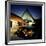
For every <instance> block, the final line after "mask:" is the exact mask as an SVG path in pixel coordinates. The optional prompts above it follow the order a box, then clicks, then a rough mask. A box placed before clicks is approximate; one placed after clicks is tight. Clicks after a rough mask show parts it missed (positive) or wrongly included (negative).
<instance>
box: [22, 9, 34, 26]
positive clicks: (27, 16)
mask: <svg viewBox="0 0 46 46" xmlns="http://www.w3.org/2000/svg"><path fill="white" fill-rule="evenodd" d="M21 17H22V18H23V19H24V20H25V21H26V22H27V21H28V24H29V26H30V25H32V24H35V23H34V18H33V17H32V15H31V13H30V12H29V10H28V9H26V10H25V11H24V13H23V15H22V16H21Z"/></svg>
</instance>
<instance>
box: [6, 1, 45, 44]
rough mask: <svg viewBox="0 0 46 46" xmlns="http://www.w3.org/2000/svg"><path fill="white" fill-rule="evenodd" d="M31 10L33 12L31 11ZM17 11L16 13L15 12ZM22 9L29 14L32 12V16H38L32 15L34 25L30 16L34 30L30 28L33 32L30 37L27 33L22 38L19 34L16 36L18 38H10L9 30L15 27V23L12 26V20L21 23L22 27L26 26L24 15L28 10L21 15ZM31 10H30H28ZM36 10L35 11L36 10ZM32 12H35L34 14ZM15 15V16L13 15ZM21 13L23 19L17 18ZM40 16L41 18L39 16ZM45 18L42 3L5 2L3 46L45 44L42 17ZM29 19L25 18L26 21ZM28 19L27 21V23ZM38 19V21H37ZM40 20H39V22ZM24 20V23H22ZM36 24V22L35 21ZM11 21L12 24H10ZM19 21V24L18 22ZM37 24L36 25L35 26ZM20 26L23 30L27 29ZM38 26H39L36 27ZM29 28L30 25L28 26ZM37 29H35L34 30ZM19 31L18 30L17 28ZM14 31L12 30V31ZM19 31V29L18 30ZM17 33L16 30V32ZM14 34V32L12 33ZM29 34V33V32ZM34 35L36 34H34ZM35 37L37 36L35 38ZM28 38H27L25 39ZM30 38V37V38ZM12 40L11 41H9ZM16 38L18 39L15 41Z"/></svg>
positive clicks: (43, 4)
mask: <svg viewBox="0 0 46 46" xmlns="http://www.w3.org/2000/svg"><path fill="white" fill-rule="evenodd" d="M23 7H24V8H23ZM32 8H33V11H31V10H32ZM16 9H17V10H18V11H17V10H16ZM22 9H23V10H24V9H28V10H29V11H30V13H31V12H32V15H33V13H36V14H38V15H36V14H35V15H34V16H33V17H34V18H35V23H36V24H35V23H34V19H32V18H33V17H32V16H31V21H32V22H33V24H35V26H33V27H35V28H30V29H29V30H34V31H33V33H34V34H33V35H31V33H30V35H29V34H28V31H27V33H26V35H25V36H24V35H23V34H21V33H22V32H21V33H19V34H20V35H19V34H17V36H18V37H19V38H18V37H15V36H14V35H13V36H14V37H15V38H14V37H11V35H12V33H10V30H11V27H14V26H16V23H15V24H13V23H14V22H13V20H15V21H17V22H18V21H19V20H20V21H21V23H23V24H24V25H26V24H25V23H26V22H25V19H24V18H26V17H25V15H26V16H28V15H29V14H28V15H27V11H28V10H25V12H24V13H22V11H23V10H22ZM30 9H31V10H30ZM36 9H37V10H36ZM34 10H36V11H35V12H34ZM14 13H15V14H14ZM21 13H22V14H23V17H22V18H23V19H21V18H20V17H18V16H17V15H21ZM13 15H16V16H13ZM40 15H41V16H40ZM44 16H45V3H44V2H33V1H28V2H27V1H6V2H5V44H28V43H44V42H45V35H44V34H45V30H44V29H45V28H44V27H45V26H44V18H45V17H44ZM28 18H29V19H30V17H29V16H28V17H27V18H26V20H27V19H28ZM29 19H28V21H29ZM37 19H38V20H37ZM39 19H40V20H39ZM23 20H24V21H23ZM36 20H37V21H38V22H37V21H36ZM11 21H12V23H11ZM20 21H19V22H20ZM37 23H38V24H37ZM23 24H22V27H24V28H22V29H23V30H25V29H27V30H28V28H29V27H28V28H27V27H26V28H25V26H24V25H23ZM36 25H37V26H36ZM38 25H39V26H38ZM29 26H30V25H29ZM16 27H17V26H16ZM36 27H37V28H36ZM19 29H20V28H19ZM13 30H14V29H13ZM15 30H16V29H15ZM20 30H21V29H20ZM17 31H18V30H17ZM13 32H14V31H13ZM30 32H31V31H30ZM35 33H36V34H35ZM15 34H16V33H15ZM27 34H28V35H27ZM21 35H22V36H21ZM36 35H37V36H36ZM27 36H28V37H27ZM31 36H32V37H31ZM11 38H12V39H11ZM17 38H18V39H17Z"/></svg>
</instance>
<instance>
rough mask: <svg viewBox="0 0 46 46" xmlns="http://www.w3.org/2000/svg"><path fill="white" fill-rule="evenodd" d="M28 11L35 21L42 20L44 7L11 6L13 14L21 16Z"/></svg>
mask: <svg viewBox="0 0 46 46" xmlns="http://www.w3.org/2000/svg"><path fill="white" fill-rule="evenodd" d="M26 9H28V10H29V12H30V14H32V17H33V18H34V19H40V18H42V7H41V6H30V5H11V12H12V13H14V14H16V15H18V16H21V15H22V14H23V13H24V11H25V10H26Z"/></svg>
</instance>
